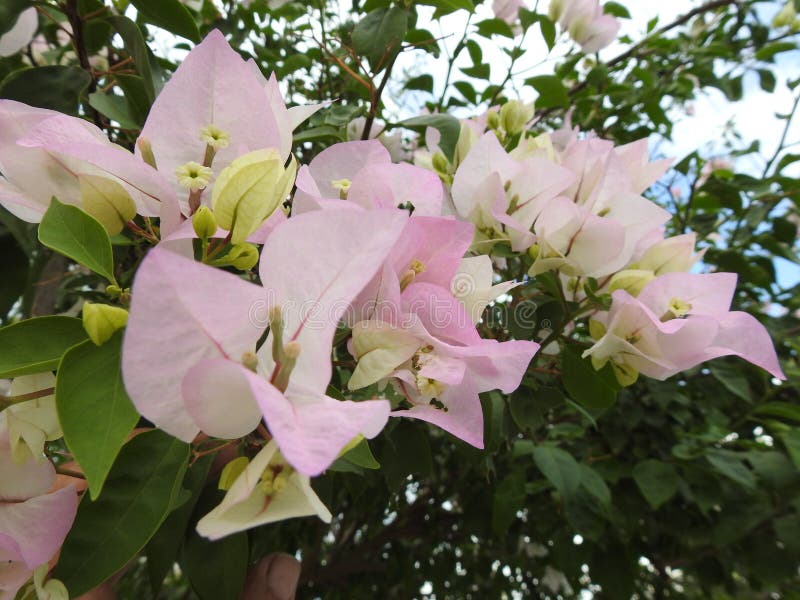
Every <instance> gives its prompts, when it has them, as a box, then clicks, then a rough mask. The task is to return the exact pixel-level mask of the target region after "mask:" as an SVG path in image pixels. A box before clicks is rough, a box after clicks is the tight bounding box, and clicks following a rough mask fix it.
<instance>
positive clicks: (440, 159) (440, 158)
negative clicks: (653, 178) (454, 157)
mask: <svg viewBox="0 0 800 600" xmlns="http://www.w3.org/2000/svg"><path fill="white" fill-rule="evenodd" d="M449 168H450V162H449V161H448V160H447V158H446V157H445V155H444V154H442V153H441V152H437V153H436V154H434V155H433V170H434V171H436V172H437V173H441V174H446V173H447V170H448V169H449Z"/></svg>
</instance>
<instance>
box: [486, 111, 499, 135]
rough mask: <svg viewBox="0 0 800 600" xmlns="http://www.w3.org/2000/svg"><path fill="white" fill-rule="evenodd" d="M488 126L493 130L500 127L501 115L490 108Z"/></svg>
mask: <svg viewBox="0 0 800 600" xmlns="http://www.w3.org/2000/svg"><path fill="white" fill-rule="evenodd" d="M486 127H488V128H489V129H491V130H492V131H494V130H496V129H497V128H498V127H500V115H498V114H497V111H496V110H490V111H489V112H488V113H487V114H486Z"/></svg>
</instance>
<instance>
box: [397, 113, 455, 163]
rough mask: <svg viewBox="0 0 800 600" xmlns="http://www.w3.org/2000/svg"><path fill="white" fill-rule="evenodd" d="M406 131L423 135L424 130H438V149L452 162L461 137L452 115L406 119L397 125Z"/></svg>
mask: <svg viewBox="0 0 800 600" xmlns="http://www.w3.org/2000/svg"><path fill="white" fill-rule="evenodd" d="M397 125H398V126H400V127H405V128H406V129H412V130H414V131H417V132H419V133H422V134H424V133H425V129H426V128H428V127H433V128H434V129H438V130H439V133H441V134H442V137H441V139H440V140H439V147H440V148H441V149H442V152H443V153H444V155H445V156H446V157H447V159H448V160H453V157H454V156H455V154H456V144H458V137H459V136H460V135H461V123H460V122H459V120H458V119H456V118H455V117H454V116H452V115H422V116H420V117H413V118H411V119H406V120H405V121H401V122H400V123H398V124H397Z"/></svg>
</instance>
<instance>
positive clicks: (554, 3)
mask: <svg viewBox="0 0 800 600" xmlns="http://www.w3.org/2000/svg"><path fill="white" fill-rule="evenodd" d="M563 12H564V0H550V8H549V9H548V11H547V16H548V17H550V19H551V20H552V21H558V20H559V19H560V18H561V14H562V13H563Z"/></svg>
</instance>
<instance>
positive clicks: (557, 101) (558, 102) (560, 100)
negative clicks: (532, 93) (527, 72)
mask: <svg viewBox="0 0 800 600" xmlns="http://www.w3.org/2000/svg"><path fill="white" fill-rule="evenodd" d="M525 83H526V84H528V85H530V86H532V87H533V88H534V89H535V90H536V91H537V92H539V97H538V98H537V99H536V108H560V107H566V106H569V96H568V95H567V88H566V87H564V84H563V83H562V81H561V78H560V77H556V76H555V75H537V76H536V77H530V78H528V79H526V80H525Z"/></svg>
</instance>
